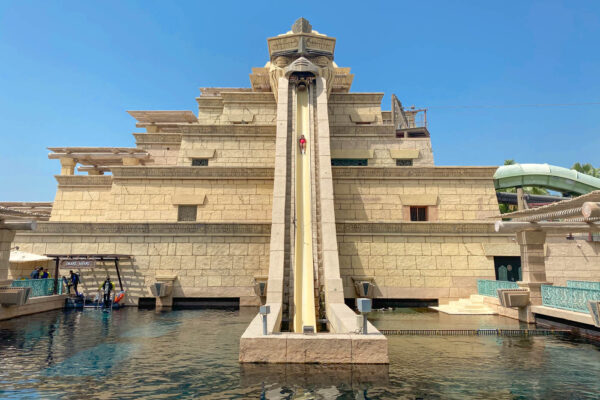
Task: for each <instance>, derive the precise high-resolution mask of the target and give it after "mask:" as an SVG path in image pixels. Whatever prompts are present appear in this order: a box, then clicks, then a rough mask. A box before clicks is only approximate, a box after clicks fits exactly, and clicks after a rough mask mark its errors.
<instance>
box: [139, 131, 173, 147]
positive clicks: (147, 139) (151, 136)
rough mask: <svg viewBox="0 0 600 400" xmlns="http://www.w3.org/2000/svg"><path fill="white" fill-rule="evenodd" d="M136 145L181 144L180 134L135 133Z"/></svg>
mask: <svg viewBox="0 0 600 400" xmlns="http://www.w3.org/2000/svg"><path fill="white" fill-rule="evenodd" d="M133 136H134V137H135V143H136V144H180V143H181V134H179V133H134V134H133Z"/></svg>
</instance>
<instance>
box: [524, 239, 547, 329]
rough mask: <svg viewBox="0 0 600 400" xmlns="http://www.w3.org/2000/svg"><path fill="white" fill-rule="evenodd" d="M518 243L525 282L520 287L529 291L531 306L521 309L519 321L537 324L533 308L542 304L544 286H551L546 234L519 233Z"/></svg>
mask: <svg viewBox="0 0 600 400" xmlns="http://www.w3.org/2000/svg"><path fill="white" fill-rule="evenodd" d="M516 236H517V243H519V247H520V248H521V271H522V274H523V281H522V282H518V284H519V286H520V287H522V288H524V289H529V293H530V297H529V305H528V306H527V307H523V308H520V309H519V320H521V321H524V322H529V323H533V322H535V320H534V318H533V314H532V312H531V306H539V305H541V304H542V291H541V286H542V285H549V284H550V283H549V282H547V281H546V262H545V257H544V243H546V232H543V231H521V232H517V234H516Z"/></svg>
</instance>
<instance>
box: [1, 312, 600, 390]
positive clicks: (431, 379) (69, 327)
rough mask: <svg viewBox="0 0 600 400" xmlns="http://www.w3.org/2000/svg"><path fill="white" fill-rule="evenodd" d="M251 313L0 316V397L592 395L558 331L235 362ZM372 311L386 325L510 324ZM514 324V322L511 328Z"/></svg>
mask: <svg viewBox="0 0 600 400" xmlns="http://www.w3.org/2000/svg"><path fill="white" fill-rule="evenodd" d="M254 315H255V311H254V310H251V311H244V312H242V311H240V312H238V311H222V310H221V311H215V310H198V311H187V310H186V311H171V312H163V313H158V314H157V313H154V312H153V311H139V310H136V309H123V310H115V311H113V312H111V313H102V312H101V311H99V310H85V311H68V312H62V311H56V312H48V313H43V314H37V315H32V316H28V317H23V318H17V319H13V320H9V321H4V322H0V360H1V362H0V398H44V399H47V398H50V399H51V398H61V399H62V398H65V399H80V398H86V399H87V398H124V399H128V398H145V399H146V398H147V399H180V398H199V397H202V398H207V399H229V398H244V399H245V398H263V399H331V398H339V399H370V398H373V399H402V398H407V399H415V398H424V399H438V398H439V399H466V398H494V399H515V398H517V399H520V398H523V399H530V398H540V399H542V398H577V399H586V398H589V399H595V398H597V397H598V396H597V394H598V393H600V382H599V381H598V376H600V347H599V346H598V345H594V344H592V343H589V342H587V341H584V340H573V339H572V338H567V337H565V338H563V337H529V338H513V337H509V338H501V337H495V336H489V337H487V336H486V337H459V336H455V337H439V336H422V337H419V336H390V337H388V340H389V341H388V343H389V355H390V365H389V366H381V365H365V366H360V365H358V366H356V365H355V366H351V365H293V364H292V365H267V364H250V365H248V364H244V365H240V364H239V363H238V361H237V360H238V349H239V337H240V335H241V334H242V332H243V331H244V329H245V328H246V326H247V324H248V323H249V322H250V320H251V319H252V318H253V317H254ZM449 317H452V316H446V315H441V314H438V313H437V312H430V311H427V310H418V309H416V310H397V311H393V312H389V311H386V312H379V313H373V322H374V323H375V324H376V325H377V326H380V327H382V326H384V327H386V328H387V329H448V328H452V327H453V326H460V327H461V328H468V329H473V328H494V327H500V328H514V327H518V323H517V322H516V321H513V320H507V319H505V318H499V317H493V316H484V317H470V318H464V317H462V318H457V319H453V318H449ZM515 324H516V325H517V326H515Z"/></svg>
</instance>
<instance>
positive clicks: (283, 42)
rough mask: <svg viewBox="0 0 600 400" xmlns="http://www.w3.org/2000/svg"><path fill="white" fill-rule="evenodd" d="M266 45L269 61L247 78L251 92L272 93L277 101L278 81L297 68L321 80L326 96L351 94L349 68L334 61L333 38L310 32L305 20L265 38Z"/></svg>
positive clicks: (351, 78)
mask: <svg viewBox="0 0 600 400" xmlns="http://www.w3.org/2000/svg"><path fill="white" fill-rule="evenodd" d="M267 43H268V45H269V61H268V62H267V64H266V65H265V66H264V67H262V68H252V73H251V74H250V82H251V84H252V90H253V91H255V92H273V95H274V96H275V98H277V86H278V79H279V78H281V77H288V76H289V75H290V71H292V70H298V68H300V69H301V70H304V71H309V72H312V73H313V74H314V75H315V76H322V77H324V78H325V79H326V81H327V92H328V93H331V92H338V93H348V91H349V90H350V86H351V85H352V80H353V78H354V75H353V74H351V73H350V68H339V67H338V66H337V65H336V63H335V62H334V61H333V53H334V50H335V38H332V37H328V36H327V35H324V34H322V33H319V32H317V31H316V30H313V28H312V25H311V24H310V22H308V20H306V19H304V18H298V19H297V20H296V22H294V24H293V25H292V30H291V31H288V32H286V33H283V34H281V35H277V36H275V37H271V38H268V39H267ZM292 65H294V66H292Z"/></svg>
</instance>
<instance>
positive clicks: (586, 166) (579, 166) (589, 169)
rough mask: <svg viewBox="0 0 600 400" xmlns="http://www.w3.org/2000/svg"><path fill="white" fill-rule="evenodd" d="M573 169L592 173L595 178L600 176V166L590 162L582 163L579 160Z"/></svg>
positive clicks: (588, 173) (583, 172)
mask: <svg viewBox="0 0 600 400" xmlns="http://www.w3.org/2000/svg"><path fill="white" fill-rule="evenodd" d="M571 169H574V170H575V171H577V172H581V173H582V174H586V175H590V176H593V177H595V178H600V168H594V167H593V166H592V164H590V163H587V164H583V165H582V164H580V163H578V162H577V163H575V164H573V166H572V167H571Z"/></svg>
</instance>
